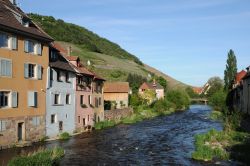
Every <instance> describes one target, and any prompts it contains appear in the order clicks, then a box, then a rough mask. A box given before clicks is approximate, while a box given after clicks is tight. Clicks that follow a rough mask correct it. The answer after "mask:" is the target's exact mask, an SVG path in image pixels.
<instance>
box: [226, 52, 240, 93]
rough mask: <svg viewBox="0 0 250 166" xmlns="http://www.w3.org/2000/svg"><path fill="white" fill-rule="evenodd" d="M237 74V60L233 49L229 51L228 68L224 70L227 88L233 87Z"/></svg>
mask: <svg viewBox="0 0 250 166" xmlns="http://www.w3.org/2000/svg"><path fill="white" fill-rule="evenodd" d="M236 74H237V60H236V56H235V54H234V51H233V50H230V51H229V52H228V58H227V64H226V69H225V71H224V82H225V90H226V91H228V90H230V89H232V85H233V83H234V81H235V75H236Z"/></svg>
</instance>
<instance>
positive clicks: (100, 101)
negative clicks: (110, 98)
mask: <svg viewBox="0 0 250 166" xmlns="http://www.w3.org/2000/svg"><path fill="white" fill-rule="evenodd" d="M99 105H102V98H101V97H99Z"/></svg>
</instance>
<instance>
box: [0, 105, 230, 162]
mask: <svg viewBox="0 0 250 166" xmlns="http://www.w3.org/2000/svg"><path fill="white" fill-rule="evenodd" d="M210 112H211V109H210V107H208V106H202V105H192V106H190V109H189V110H188V111H185V112H177V113H174V114H172V115H170V116H165V117H157V118H154V119H150V120H145V121H143V122H139V123H136V124H132V125H118V126H116V127H113V128H109V129H104V130H100V131H93V132H91V133H84V134H81V135H78V136H75V137H74V138H72V139H70V140H68V141H54V142H48V143H45V144H44V145H35V146H32V147H26V148H20V149H19V148H15V149H9V150H3V151H0V165H1V164H3V165H5V164H6V162H7V161H8V160H10V159H11V158H13V157H14V156H17V155H20V154H25V153H28V152H32V151H34V150H37V149H39V148H43V147H46V148H47V147H54V146H61V147H63V148H64V149H65V151H66V154H65V156H64V158H63V159H62V160H61V163H60V165H214V164H215V162H216V163H217V164H219V163H220V164H222V165H230V164H232V163H229V162H218V161H214V162H210V163H204V162H198V161H194V160H192V159H191V153H192V152H193V151H194V148H195V147H194V136H195V134H199V133H204V132H207V131H208V130H210V129H212V128H215V129H217V130H221V129H222V124H221V123H220V122H218V121H213V120H210V119H209V118H208V117H209V113H210Z"/></svg>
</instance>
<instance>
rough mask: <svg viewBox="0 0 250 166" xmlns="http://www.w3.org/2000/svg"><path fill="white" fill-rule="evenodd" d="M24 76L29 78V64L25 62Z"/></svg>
mask: <svg viewBox="0 0 250 166" xmlns="http://www.w3.org/2000/svg"><path fill="white" fill-rule="evenodd" d="M24 78H29V64H27V63H25V64H24Z"/></svg>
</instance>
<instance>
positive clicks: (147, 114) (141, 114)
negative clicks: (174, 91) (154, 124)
mask: <svg viewBox="0 0 250 166" xmlns="http://www.w3.org/2000/svg"><path fill="white" fill-rule="evenodd" d="M184 110H185V109H183V110H175V109H174V108H168V109H166V110H165V111H163V110H154V109H153V108H150V107H148V106H139V107H137V108H136V109H134V113H133V114H132V115H130V116H128V117H125V118H121V119H116V120H105V121H103V122H99V123H96V124H95V129H97V130H101V129H105V128H108V127H113V126H116V125H119V124H133V123H137V122H141V121H143V120H146V119H151V118H155V117H157V116H164V115H165V116H166V115H170V114H172V113H175V112H177V111H184Z"/></svg>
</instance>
